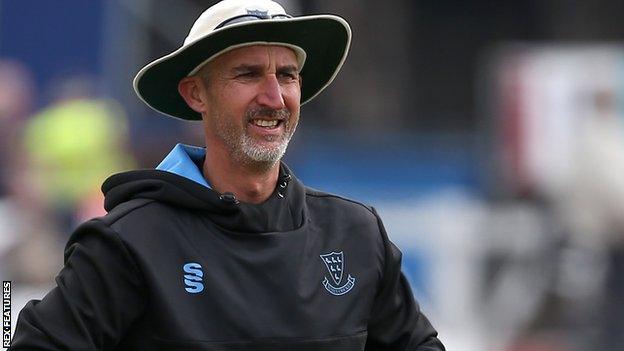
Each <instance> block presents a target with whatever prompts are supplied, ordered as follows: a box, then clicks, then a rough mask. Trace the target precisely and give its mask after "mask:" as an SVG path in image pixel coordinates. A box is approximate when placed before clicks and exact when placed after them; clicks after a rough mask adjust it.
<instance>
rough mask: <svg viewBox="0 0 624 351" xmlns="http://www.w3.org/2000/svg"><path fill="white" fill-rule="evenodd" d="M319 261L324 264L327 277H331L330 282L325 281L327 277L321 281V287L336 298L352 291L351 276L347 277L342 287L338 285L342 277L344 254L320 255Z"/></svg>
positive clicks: (353, 280) (352, 281)
mask: <svg viewBox="0 0 624 351" xmlns="http://www.w3.org/2000/svg"><path fill="white" fill-rule="evenodd" d="M321 260H323V263H325V266H326V267H327V271H328V272H329V276H330V277H331V281H330V280H329V279H327V276H326V277H325V279H323V286H324V287H325V289H326V290H327V291H329V293H330V294H332V295H336V296H339V295H344V294H346V293H348V292H349V291H350V290H351V289H353V287H354V286H355V278H354V277H352V276H351V274H349V275H348V276H347V281H346V282H345V283H344V284H343V285H340V284H341V283H342V281H343V279H342V278H343V276H344V275H343V271H344V254H343V253H342V251H340V252H332V253H328V254H324V255H321ZM332 282H333V283H334V284H332Z"/></svg>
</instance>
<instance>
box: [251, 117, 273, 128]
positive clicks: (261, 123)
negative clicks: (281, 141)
mask: <svg viewBox="0 0 624 351" xmlns="http://www.w3.org/2000/svg"><path fill="white" fill-rule="evenodd" d="M277 122H278V121H277V120H272V121H267V120H264V119H254V120H253V123H254V124H255V125H257V126H260V127H275V126H276V125H277Z"/></svg>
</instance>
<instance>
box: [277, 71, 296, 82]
mask: <svg viewBox="0 0 624 351" xmlns="http://www.w3.org/2000/svg"><path fill="white" fill-rule="evenodd" d="M280 78H283V79H286V80H296V79H297V74H295V73H288V72H282V73H280Z"/></svg>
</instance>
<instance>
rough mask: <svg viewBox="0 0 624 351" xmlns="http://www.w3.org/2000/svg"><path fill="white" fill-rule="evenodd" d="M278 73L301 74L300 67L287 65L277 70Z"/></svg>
mask: <svg viewBox="0 0 624 351" xmlns="http://www.w3.org/2000/svg"><path fill="white" fill-rule="evenodd" d="M277 71H278V72H286V73H294V72H299V67H298V66H297V65H285V66H281V67H278V68H277Z"/></svg>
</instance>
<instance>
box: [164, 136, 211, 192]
mask: <svg viewBox="0 0 624 351" xmlns="http://www.w3.org/2000/svg"><path fill="white" fill-rule="evenodd" d="M205 155H206V149H205V148H202V147H197V146H190V145H185V144H177V145H176V146H175V147H174V148H173V149H172V150H171V152H169V154H168V155H167V157H165V159H164V160H162V162H161V163H160V164H159V165H158V167H156V169H158V170H161V171H167V172H171V173H173V174H177V175H179V176H182V177H184V178H187V179H190V180H192V181H194V182H195V183H199V184H201V185H203V186H205V187H208V188H210V185H209V184H208V182H207V181H206V178H204V175H203V174H202V171H201V169H199V168H198V167H197V164H201V161H202V159H203V158H204V156H205Z"/></svg>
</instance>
